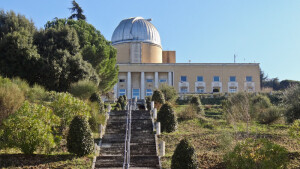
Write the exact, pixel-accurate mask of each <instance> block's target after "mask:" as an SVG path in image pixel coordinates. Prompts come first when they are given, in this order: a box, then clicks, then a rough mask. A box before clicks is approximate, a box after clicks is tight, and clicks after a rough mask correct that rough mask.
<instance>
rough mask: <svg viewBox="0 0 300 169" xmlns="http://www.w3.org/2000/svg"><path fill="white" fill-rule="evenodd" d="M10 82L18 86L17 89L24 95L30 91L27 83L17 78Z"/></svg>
mask: <svg viewBox="0 0 300 169" xmlns="http://www.w3.org/2000/svg"><path fill="white" fill-rule="evenodd" d="M11 82H12V83H14V84H16V85H18V87H19V88H20V89H21V90H22V91H23V92H24V93H25V95H26V93H27V92H28V91H29V90H30V86H29V84H28V83H27V81H26V80H23V79H21V78H19V77H15V78H13V79H11Z"/></svg>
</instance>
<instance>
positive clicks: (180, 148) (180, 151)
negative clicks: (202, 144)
mask: <svg viewBox="0 0 300 169" xmlns="http://www.w3.org/2000/svg"><path fill="white" fill-rule="evenodd" d="M197 168H198V162H197V155H196V152H195V149H194V147H193V146H192V145H191V144H190V143H189V141H188V140H187V139H183V140H181V141H180V143H179V144H178V145H177V147H176V149H175V151H174V154H173V156H172V162H171V169H197Z"/></svg>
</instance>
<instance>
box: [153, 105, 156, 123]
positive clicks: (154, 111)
mask: <svg viewBox="0 0 300 169" xmlns="http://www.w3.org/2000/svg"><path fill="white" fill-rule="evenodd" d="M156 119H157V109H156V108H154V110H153V120H154V121H155V120H156Z"/></svg>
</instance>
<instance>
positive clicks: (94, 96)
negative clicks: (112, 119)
mask: <svg viewBox="0 0 300 169" xmlns="http://www.w3.org/2000/svg"><path fill="white" fill-rule="evenodd" d="M100 99H101V96H100V95H99V93H97V92H95V93H93V94H92V95H91V97H90V101H91V102H100Z"/></svg>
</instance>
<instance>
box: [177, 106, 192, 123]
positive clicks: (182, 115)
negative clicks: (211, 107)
mask: <svg viewBox="0 0 300 169" xmlns="http://www.w3.org/2000/svg"><path fill="white" fill-rule="evenodd" d="M196 117H197V110H196V107H195V106H193V105H188V106H187V107H185V108H183V110H182V111H180V112H179V113H178V119H181V120H190V119H194V118H196Z"/></svg>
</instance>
